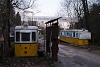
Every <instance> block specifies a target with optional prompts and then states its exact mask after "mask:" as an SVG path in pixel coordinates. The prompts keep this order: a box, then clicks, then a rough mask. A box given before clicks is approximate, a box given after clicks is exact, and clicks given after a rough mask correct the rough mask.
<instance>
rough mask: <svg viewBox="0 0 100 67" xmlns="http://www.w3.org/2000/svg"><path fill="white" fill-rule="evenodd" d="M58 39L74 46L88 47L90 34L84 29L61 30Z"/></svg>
mask: <svg viewBox="0 0 100 67" xmlns="http://www.w3.org/2000/svg"><path fill="white" fill-rule="evenodd" d="M59 39H60V40H61V41H64V42H67V43H71V44H73V45H75V46H84V45H88V44H89V42H88V40H89V39H91V33H90V32H88V30H84V29H72V30H61V31H60V35H59Z"/></svg>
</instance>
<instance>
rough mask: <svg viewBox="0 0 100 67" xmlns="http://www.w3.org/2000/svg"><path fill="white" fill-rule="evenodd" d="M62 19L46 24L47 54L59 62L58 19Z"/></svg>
mask: <svg viewBox="0 0 100 67" xmlns="http://www.w3.org/2000/svg"><path fill="white" fill-rule="evenodd" d="M60 18H61V17H59V18H56V19H53V20H50V21H48V22H46V53H47V54H48V55H50V56H51V57H52V59H53V60H54V61H57V60H58V56H57V54H58V50H59V48H58V34H59V26H58V19H60Z"/></svg>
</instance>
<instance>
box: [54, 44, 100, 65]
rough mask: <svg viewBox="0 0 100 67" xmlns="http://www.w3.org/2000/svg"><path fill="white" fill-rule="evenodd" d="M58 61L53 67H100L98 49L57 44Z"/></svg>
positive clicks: (99, 51) (99, 52) (99, 50)
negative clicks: (89, 49)
mask: <svg viewBox="0 0 100 67" xmlns="http://www.w3.org/2000/svg"><path fill="white" fill-rule="evenodd" d="M58 60H59V61H58V62H55V63H54V66H53V67H100V49H99V48H98V47H95V46H92V47H91V51H88V49H87V48H79V47H75V46H72V45H71V46H70V45H62V44H59V52H58Z"/></svg>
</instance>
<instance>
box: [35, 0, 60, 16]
mask: <svg viewBox="0 0 100 67" xmlns="http://www.w3.org/2000/svg"><path fill="white" fill-rule="evenodd" d="M60 2H61V0H37V4H38V10H39V11H41V12H39V13H37V14H35V16H55V14H56V13H57V11H58V10H59V9H60V8H59V7H60Z"/></svg>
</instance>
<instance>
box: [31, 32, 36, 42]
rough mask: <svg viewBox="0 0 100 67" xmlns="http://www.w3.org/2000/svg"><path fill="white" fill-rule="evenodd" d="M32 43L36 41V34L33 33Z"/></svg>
mask: <svg viewBox="0 0 100 67" xmlns="http://www.w3.org/2000/svg"><path fill="white" fill-rule="evenodd" d="M32 41H36V32H32Z"/></svg>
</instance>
